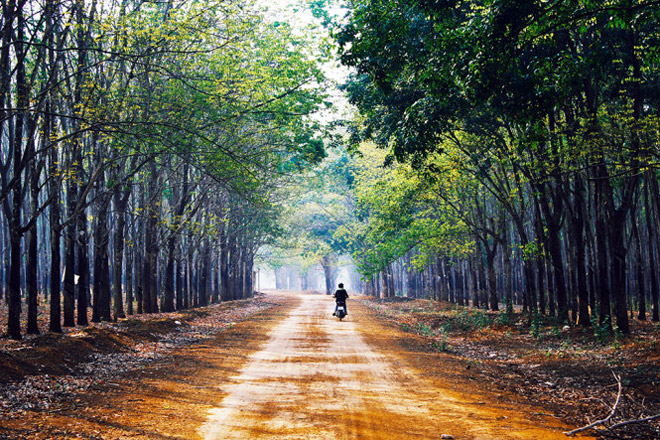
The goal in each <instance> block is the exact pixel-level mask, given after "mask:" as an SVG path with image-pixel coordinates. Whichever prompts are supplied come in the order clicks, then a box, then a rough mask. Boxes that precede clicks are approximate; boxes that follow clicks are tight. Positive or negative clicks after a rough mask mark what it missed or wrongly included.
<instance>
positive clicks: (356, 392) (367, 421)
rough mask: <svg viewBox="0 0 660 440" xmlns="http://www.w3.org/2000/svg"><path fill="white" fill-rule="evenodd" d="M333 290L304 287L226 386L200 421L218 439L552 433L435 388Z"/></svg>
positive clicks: (211, 439) (556, 434)
mask: <svg viewBox="0 0 660 440" xmlns="http://www.w3.org/2000/svg"><path fill="white" fill-rule="evenodd" d="M332 308H333V303H332V301H331V298H328V297H325V296H319V295H301V296H300V304H299V306H298V307H297V308H295V309H294V310H292V311H291V313H290V314H289V315H288V316H287V318H286V319H285V320H284V321H282V322H281V323H280V324H279V325H278V326H277V327H275V328H274V329H273V331H272V332H271V334H270V338H269V340H268V342H267V343H266V344H265V346H264V347H263V349H262V350H261V351H259V352H257V353H254V354H253V355H252V356H251V357H250V360H249V361H248V364H247V365H246V366H245V367H244V368H243V370H242V371H241V373H240V375H238V376H237V377H235V378H234V383H231V384H229V385H224V384H219V388H221V389H222V390H223V391H224V392H226V393H227V396H226V397H225V399H224V400H223V401H222V402H221V404H220V406H219V407H218V408H215V409H213V410H211V412H210V415H209V418H208V422H207V423H206V425H205V426H204V427H203V428H202V434H203V436H204V438H205V439H207V440H215V439H218V440H219V439H247V438H250V439H252V438H268V439H301V438H305V439H331V438H339V439H349V438H365V439H405V438H440V437H441V435H442V434H445V433H446V434H451V435H453V436H454V438H456V439H554V438H557V439H559V438H565V437H564V436H563V434H562V433H561V429H562V428H561V427H554V428H546V429H543V428H541V427H539V426H538V423H537V422H527V421H525V416H524V415H520V416H518V415H516V414H509V413H506V414H504V413H502V412H497V411H495V410H493V409H488V408H484V405H483V402H476V401H475V400H474V397H473V396H472V397H468V396H467V395H465V396H461V395H456V394H455V393H452V392H450V391H447V390H443V389H438V388H437V387H436V386H434V385H433V384H431V383H430V382H428V381H425V380H424V379H423V378H421V377H419V374H417V372H416V371H415V370H414V369H413V368H408V367H402V366H401V364H402V362H396V360H397V359H396V358H395V357H396V356H397V354H396V353H390V352H379V351H377V350H376V349H375V348H373V346H372V345H370V344H369V342H368V339H369V336H370V335H369V331H370V329H371V331H374V330H373V329H372V327H373V325H372V326H370V323H369V321H370V320H373V319H374V318H373V317H370V316H368V315H367V313H365V312H364V311H363V309H362V307H360V306H358V305H356V304H355V303H351V304H349V312H350V314H349V316H348V317H347V319H346V320H344V321H343V322H339V321H338V320H337V319H334V318H333V317H332V316H331V312H332Z"/></svg>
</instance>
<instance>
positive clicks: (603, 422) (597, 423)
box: [564, 371, 660, 437]
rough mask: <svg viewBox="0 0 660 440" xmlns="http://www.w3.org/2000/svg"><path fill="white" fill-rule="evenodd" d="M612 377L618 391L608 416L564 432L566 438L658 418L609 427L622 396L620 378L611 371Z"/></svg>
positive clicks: (626, 422)
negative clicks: (580, 433) (583, 432)
mask: <svg viewBox="0 0 660 440" xmlns="http://www.w3.org/2000/svg"><path fill="white" fill-rule="evenodd" d="M612 375H613V376H614V379H615V380H616V383H617V385H618V387H619V390H618V392H617V395H616V401H615V402H614V406H613V407H612V410H611V411H610V414H609V415H608V416H607V417H605V418H604V419H601V420H597V421H595V422H593V423H590V424H588V425H586V426H583V427H581V428H576V429H574V430H572V431H567V432H564V434H566V435H567V436H568V437H570V436H573V435H575V434H577V433H579V432H582V431H586V430H588V429H593V430H596V431H599V430H601V429H598V427H599V426H604V427H605V430H613V429H616V428H620V427H622V426H626V425H632V424H634V423H643V422H649V421H651V420H655V419H658V418H660V414H656V415H654V416H650V417H644V418H641V419H633V420H626V421H624V422H619V423H615V424H613V425H609V422H610V420H612V418H613V417H614V415H615V414H616V412H617V410H618V408H619V402H621V396H622V394H623V386H622V384H621V376H618V375H617V374H616V373H615V372H614V371H612Z"/></svg>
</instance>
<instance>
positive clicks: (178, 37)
mask: <svg viewBox="0 0 660 440" xmlns="http://www.w3.org/2000/svg"><path fill="white" fill-rule="evenodd" d="M2 8H3V10H2V12H3V13H2V22H1V28H0V29H1V30H0V32H1V34H0V35H1V36H0V39H1V40H2V44H1V45H0V109H1V111H0V133H1V138H0V140H1V144H0V149H1V151H2V162H1V163H0V185H1V187H0V202H1V203H2V211H1V213H0V221H1V222H2V223H1V225H0V234H1V235H0V245H1V246H2V249H1V250H2V255H3V258H4V260H3V261H4V264H3V266H2V268H1V269H0V277H1V281H2V286H3V292H2V293H3V294H4V296H5V298H6V301H7V303H8V310H9V313H8V319H7V323H8V327H7V328H8V334H9V336H10V337H12V338H17V339H18V338H20V337H21V333H22V329H21V314H22V307H23V306H22V304H23V302H24V301H25V302H26V303H27V327H26V330H27V332H29V333H37V332H38V331H39V328H38V326H37V324H38V320H37V316H38V312H39V298H40V297H39V294H40V293H41V294H43V295H44V296H46V295H47V296H48V298H49V306H50V307H49V311H50V330H51V331H56V332H57V331H61V326H62V325H64V326H73V325H75V324H76V323H77V324H79V325H85V324H86V323H87V308H88V305H89V300H90V299H91V304H92V306H93V316H92V320H94V321H100V320H110V319H117V318H119V317H123V316H124V313H125V311H127V312H128V313H133V312H135V311H137V312H138V313H141V312H144V313H151V312H157V311H159V310H162V311H172V310H174V309H175V308H177V309H179V308H184V307H189V306H193V305H205V304H208V303H209V301H218V300H219V299H223V300H229V299H235V298H243V297H246V296H248V295H250V294H251V293H252V267H253V261H254V257H255V253H256V251H257V249H258V248H259V247H260V246H261V245H262V244H264V243H266V242H268V241H269V240H272V239H273V237H274V236H275V235H276V233H277V231H278V227H277V226H276V222H275V220H274V219H275V218H276V216H277V214H278V208H277V206H278V202H279V198H280V197H281V196H280V189H281V188H282V187H283V186H284V185H286V183H287V181H288V180H289V176H290V175H291V174H293V173H296V172H300V170H302V169H304V168H305V167H306V166H308V165H310V164H314V163H316V162H318V161H319V160H320V159H321V158H322V156H323V155H324V151H323V145H322V142H321V141H320V140H319V139H318V138H317V134H318V127H317V124H315V123H314V122H313V121H312V119H311V118H310V117H309V115H310V114H312V113H313V112H315V111H316V109H317V107H318V106H319V105H320V104H321V101H322V98H323V96H322V94H321V93H320V92H319V88H320V85H321V83H322V81H323V79H322V75H321V74H320V72H319V70H318V69H317V67H316V61H315V60H314V59H315V58H318V56H319V51H320V50H321V49H322V48H320V47H318V45H317V46H316V47H313V46H312V45H310V44H308V42H305V41H302V40H301V39H300V38H299V37H295V38H294V37H293V36H292V33H291V30H290V29H289V27H288V26H287V25H284V24H282V23H268V22H266V21H264V19H263V17H261V16H260V15H258V14H257V13H255V12H254V11H253V10H252V8H251V7H250V5H249V4H246V3H245V2H242V1H234V0H224V1H215V0H204V1H191V2H178V1H163V2H149V1H143V0H121V1H103V2H97V1H92V2H88V1H82V0H64V1H55V0H44V1H43V2H36V1H30V0H9V1H7V2H3V4H2ZM5 286H6V287H5ZM134 307H137V309H135V308H134ZM76 311H77V314H76Z"/></svg>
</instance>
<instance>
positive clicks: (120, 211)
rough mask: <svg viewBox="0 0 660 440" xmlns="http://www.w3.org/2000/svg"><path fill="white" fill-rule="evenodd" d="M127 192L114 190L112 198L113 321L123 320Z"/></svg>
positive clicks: (128, 194) (124, 315) (128, 193)
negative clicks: (113, 230)
mask: <svg viewBox="0 0 660 440" xmlns="http://www.w3.org/2000/svg"><path fill="white" fill-rule="evenodd" d="M130 194H131V193H130V192H129V191H128V190H123V191H119V190H116V191H115V193H114V195H113V197H114V201H115V210H116V214H115V216H116V222H115V237H114V239H115V241H114V246H113V247H114V249H113V252H114V262H113V272H112V289H113V292H112V293H113V295H112V296H113V299H114V301H113V315H114V319H115V321H116V320H117V319H119V318H125V317H126V314H125V313H124V301H123V295H122V294H123V289H122V287H123V284H122V276H123V274H124V241H125V240H124V236H125V226H126V207H127V205H128V198H129V196H130Z"/></svg>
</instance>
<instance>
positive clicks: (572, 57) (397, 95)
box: [337, 0, 660, 333]
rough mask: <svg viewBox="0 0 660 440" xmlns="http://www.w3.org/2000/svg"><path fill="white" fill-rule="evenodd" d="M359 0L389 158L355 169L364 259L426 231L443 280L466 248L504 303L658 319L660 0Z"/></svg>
mask: <svg viewBox="0 0 660 440" xmlns="http://www.w3.org/2000/svg"><path fill="white" fill-rule="evenodd" d="M351 5H352V8H353V11H352V13H351V15H350V16H349V17H348V19H347V22H346V24H345V25H344V26H343V27H342V28H341V30H340V31H339V32H338V33H337V37H338V41H339V42H340V44H341V45H342V59H343V61H344V63H345V64H347V65H349V66H353V67H354V68H355V69H356V74H355V75H354V76H353V78H352V80H351V81H350V82H349V84H348V85H347V91H348V93H349V96H350V98H351V101H352V102H353V103H354V104H355V105H357V107H358V108H359V109H360V111H361V116H360V118H359V120H358V122H359V124H358V125H359V127H358V128H359V129H358V130H357V131H356V135H359V136H358V137H361V138H362V139H365V138H366V139H372V140H373V141H374V142H375V143H376V144H377V145H379V146H381V147H384V148H385V149H386V152H385V153H383V157H382V158H381V160H379V161H376V162H377V163H378V164H384V165H383V166H384V167H385V168H386V169H387V167H388V166H390V167H392V168H391V169H390V171H391V174H390V175H387V173H385V174H386V175H385V176H382V175H381V176H379V177H376V176H371V177H370V175H369V173H373V169H374V168H373V167H369V166H363V167H362V168H361V169H358V170H357V173H358V176H360V177H359V178H358V182H359V179H362V180H363V181H364V184H363V185H362V188H363V194H362V196H361V201H360V206H362V212H361V213H360V218H359V222H358V223H359V225H361V228H362V229H361V233H360V234H359V239H358V240H356V252H355V255H356V258H357V260H358V261H359V263H360V265H361V266H362V267H363V270H364V272H365V273H366V274H368V275H370V276H372V277H374V276H375V275H377V274H378V273H384V274H385V276H386V278H387V273H388V272H389V270H390V269H388V267H389V266H390V265H391V263H392V262H395V261H397V260H398V259H399V258H401V257H404V256H405V255H406V254H407V253H409V252H410V251H411V249H413V252H414V254H415V255H414V258H413V260H416V261H417V267H418V268H425V270H426V272H427V273H429V274H431V275H430V276H429V277H428V279H429V280H430V281H429V282H430V283H431V284H433V283H436V284H440V285H442V284H443V283H445V284H446V280H447V278H446V276H445V275H443V269H442V268H443V266H447V267H452V266H453V267H455V268H457V271H458V272H460V273H461V274H464V277H463V278H464V279H465V280H466V281H465V282H461V284H462V285H465V286H470V285H472V286H473V288H471V289H468V290H469V291H471V292H472V295H474V292H478V291H479V290H486V291H487V298H485V297H483V296H477V297H474V299H475V300H476V302H477V303H484V302H486V299H487V303H488V305H489V307H490V308H492V309H495V310H496V309H498V307H499V303H500V302H504V303H506V307H507V310H509V311H510V310H512V305H513V303H514V302H519V303H520V304H522V305H523V307H524V308H525V310H527V311H530V312H537V311H540V312H542V313H550V314H553V315H555V316H557V317H558V319H559V320H560V321H563V322H569V321H571V322H579V323H580V324H581V325H589V324H590V323H591V322H592V319H596V320H598V321H599V322H600V323H601V324H603V325H607V326H609V325H611V322H612V321H611V317H614V318H615V325H616V326H617V327H618V329H619V330H620V331H622V332H624V333H626V332H628V331H629V312H630V313H632V311H633V309H634V310H636V311H637V312H638V317H639V318H640V319H646V317H647V316H646V315H647V309H648V308H649V307H650V308H651V310H652V318H653V319H654V320H656V321H657V320H658V319H659V316H658V289H659V287H658V283H659V278H658V277H659V274H658V260H659V258H660V254H659V251H660V242H659V241H658V240H659V237H658V233H657V231H658V230H659V229H660V186H659V182H658V173H657V164H658V128H659V124H658V122H659V120H658V90H659V88H658V86H659V81H660V58H659V55H660V52H659V51H658V47H660V44H659V43H660V41H659V36H658V33H657V29H658V26H659V25H660V8H658V7H657V2H654V1H650V0H649V1H629V0H608V1H590V0H572V1H556V2H555V1H552V2H547V1H538V0H525V1H519V0H515V1H514V0H467V1H462V0H453V1H447V2H444V1H443V2H436V1H423V0H415V1H405V2H404V1H383V0H355V1H353V2H351ZM355 145H358V142H357V140H356V141H355ZM361 145H362V150H363V153H362V154H364V155H372V156H373V154H376V153H374V152H372V151H370V148H369V146H368V145H367V144H365V143H362V144H361ZM365 145H366V147H365ZM365 151H367V153H365ZM396 161H398V162H399V163H400V164H402V165H398V166H394V165H393V164H394V162H396ZM372 162H373V161H372ZM374 186H377V187H378V190H376V191H377V192H378V193H379V196H378V197H381V196H385V197H386V201H385V202H383V203H381V204H380V205H379V204H378V203H376V196H375V195H373V194H370V193H369V188H371V187H374ZM359 187H360V186H359V183H358V188H359ZM372 192H374V191H372ZM443 277H444V278H443ZM441 279H444V280H445V281H442V282H440V283H437V281H438V280H441ZM470 280H472V281H470ZM381 284H383V285H387V284H388V283H387V280H385V282H382V283H381ZM429 285H430V284H429ZM456 285H458V284H456Z"/></svg>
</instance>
